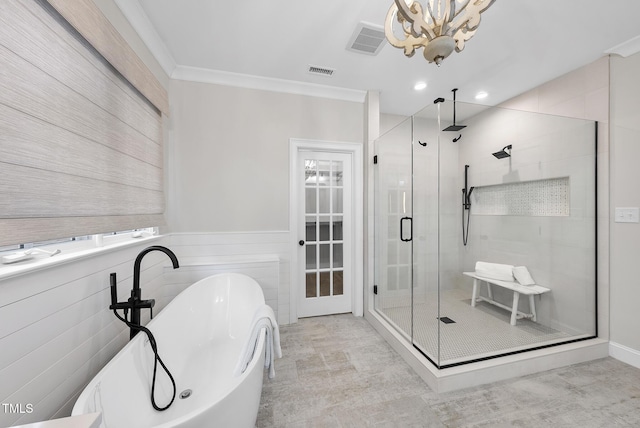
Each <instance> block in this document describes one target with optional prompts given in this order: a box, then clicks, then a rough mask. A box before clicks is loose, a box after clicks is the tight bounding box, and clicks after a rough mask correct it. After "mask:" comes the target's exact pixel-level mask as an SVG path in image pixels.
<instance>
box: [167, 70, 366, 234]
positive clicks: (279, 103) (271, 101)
mask: <svg viewBox="0 0 640 428" xmlns="http://www.w3.org/2000/svg"><path fill="white" fill-rule="evenodd" d="M170 103H171V109H172V116H171V139H172V141H173V144H174V147H173V148H172V152H171V155H170V156H171V157H172V159H170V167H169V171H170V174H171V176H170V180H172V183H173V185H174V188H173V190H172V191H171V193H170V195H169V200H170V206H169V222H170V226H171V229H172V231H173V232H241V231H242V232H254V231H286V230H289V139H290V138H301V139H316V140H327V141H344V142H356V143H359V142H362V139H363V126H364V125H363V109H364V106H363V104H362V103H355V102H348V101H338V100H330V99H324V98H318V97H310V96H303V95H294V94H284V93H277V92H269V91H262V90H255V89H246V88H236V87H230V86H221V85H214V84H207V83H197V82H186V81H179V80H173V81H172V82H171V85H170Z"/></svg>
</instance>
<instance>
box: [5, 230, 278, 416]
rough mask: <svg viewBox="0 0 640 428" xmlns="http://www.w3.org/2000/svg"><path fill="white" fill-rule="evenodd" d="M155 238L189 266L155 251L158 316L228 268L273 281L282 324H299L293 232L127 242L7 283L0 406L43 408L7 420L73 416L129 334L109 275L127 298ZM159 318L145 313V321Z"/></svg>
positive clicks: (148, 285)
mask: <svg viewBox="0 0 640 428" xmlns="http://www.w3.org/2000/svg"><path fill="white" fill-rule="evenodd" d="M149 245H164V246H167V247H169V248H171V249H172V250H173V251H174V252H175V253H176V255H177V256H178V259H179V261H180V264H181V268H180V269H178V270H175V271H174V270H173V269H172V268H171V264H170V261H169V259H168V258H167V256H166V255H164V254H162V253H160V252H151V253H149V254H148V255H147V256H145V258H144V261H143V263H142V274H141V288H142V297H143V298H144V299H155V300H156V306H155V308H154V312H155V313H158V312H159V311H160V310H162V308H164V307H165V306H166V305H167V304H168V303H169V302H170V301H171V299H173V297H175V295H177V294H178V293H179V292H180V291H181V290H182V289H183V288H184V287H185V286H187V285H189V284H191V283H193V282H195V280H197V279H200V277H203V276H207V275H209V274H213V273H218V272H230V271H233V272H241V273H246V274H248V275H250V276H252V277H253V278H255V279H256V280H257V281H258V282H260V283H261V285H262V286H263V290H264V293H265V299H266V300H267V303H268V304H270V305H272V307H273V309H274V311H276V312H277V316H278V322H279V323H280V324H287V323H288V322H289V312H290V311H289V283H290V279H289V252H290V250H289V245H290V243H289V233H288V232H257V233H193V234H191V233H190V234H176V235H168V236H164V237H160V238H154V239H153V242H150V241H146V242H140V243H138V244H134V245H133V246H129V247H126V248H120V249H115V250H107V251H105V252H102V253H99V254H96V255H95V256H91V257H85V258H82V259H79V260H77V261H69V262H67V263H64V264H59V265H55V266H51V267H47V268H45V269H39V270H37V271H33V272H29V273H23V274H19V275H15V276H12V277H9V278H5V279H1V280H0V350H1V351H0V403H11V404H22V405H23V408H24V405H26V404H32V405H33V413H30V414H19V413H17V414H11V413H5V412H2V411H0V426H11V425H18V424H27V423H31V422H36V421H42V420H47V419H52V418H61V417H65V416H69V415H70V414H71V409H72V408H73V404H74V403H75V400H76V399H77V397H78V395H79V394H80V393H81V392H82V389H84V387H85V385H86V384H87V383H88V382H89V381H90V380H91V379H92V378H93V377H94V376H95V375H96V374H97V372H98V371H99V370H100V369H102V367H104V365H105V364H106V363H107V362H108V361H109V360H110V359H111V358H113V356H114V355H115V354H116V353H118V351H120V349H122V347H123V346H124V345H125V344H126V343H127V341H128V339H129V331H128V329H126V328H125V326H124V325H123V324H122V323H121V322H120V321H119V320H117V319H116V318H115V317H114V315H113V313H112V312H111V311H110V310H109V309H108V307H109V304H110V303H111V292H110V288H109V286H110V284H109V274H110V273H111V272H116V273H117V276H118V300H126V299H127V298H128V297H129V293H130V290H131V287H132V277H133V262H134V260H135V258H136V255H137V254H138V253H139V252H140V251H141V250H142V249H144V248H145V247H147V246H149ZM148 320H149V313H148V311H143V312H142V323H143V324H146V323H147V322H148Z"/></svg>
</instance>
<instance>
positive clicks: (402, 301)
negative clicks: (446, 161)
mask: <svg viewBox="0 0 640 428" xmlns="http://www.w3.org/2000/svg"><path fill="white" fill-rule="evenodd" d="M411 132H412V126H411V119H410V118H409V119H407V120H405V121H403V122H402V123H400V124H399V125H397V126H396V127H395V128H393V129H392V130H391V131H389V132H388V133H386V134H385V135H384V136H383V137H381V138H379V139H378V140H376V142H375V155H376V161H375V162H376V164H375V165H374V168H375V173H374V176H375V189H376V192H375V196H374V199H375V206H374V210H375V219H376V220H375V221H376V226H375V243H374V246H375V284H376V294H375V296H374V307H375V310H376V311H377V312H378V314H380V315H381V316H382V317H384V318H385V319H386V320H387V321H388V322H389V323H390V324H391V325H392V326H393V327H394V328H396V330H398V331H399V332H400V333H401V334H403V335H404V336H405V338H406V339H407V340H411V337H412V328H411V324H412V321H413V320H412V258H411V244H412V240H411V238H412V237H411V232H412V226H413V225H412V223H413V219H412V215H413V213H412V206H413V193H412V187H411V186H412V184H411V183H412V161H411V158H412V153H411V152H412V148H411Z"/></svg>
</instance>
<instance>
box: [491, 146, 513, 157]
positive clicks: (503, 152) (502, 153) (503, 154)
mask: <svg viewBox="0 0 640 428" xmlns="http://www.w3.org/2000/svg"><path fill="white" fill-rule="evenodd" d="M507 150H509V152H507ZM493 155H494V156H495V157H496V158H497V159H504V158H508V157H511V144H509V145H508V146H504V147H503V148H502V150H500V151H499V152H495V153H493Z"/></svg>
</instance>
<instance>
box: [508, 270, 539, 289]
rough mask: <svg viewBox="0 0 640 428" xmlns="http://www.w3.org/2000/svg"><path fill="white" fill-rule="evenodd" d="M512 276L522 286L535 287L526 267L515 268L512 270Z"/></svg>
mask: <svg viewBox="0 0 640 428" xmlns="http://www.w3.org/2000/svg"><path fill="white" fill-rule="evenodd" d="M513 276H515V277H516V280H517V281H518V282H519V283H520V284H522V285H535V283H536V282H535V281H534V280H533V278H532V277H531V274H530V273H529V270H528V269H527V267H526V266H516V267H514V268H513Z"/></svg>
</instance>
